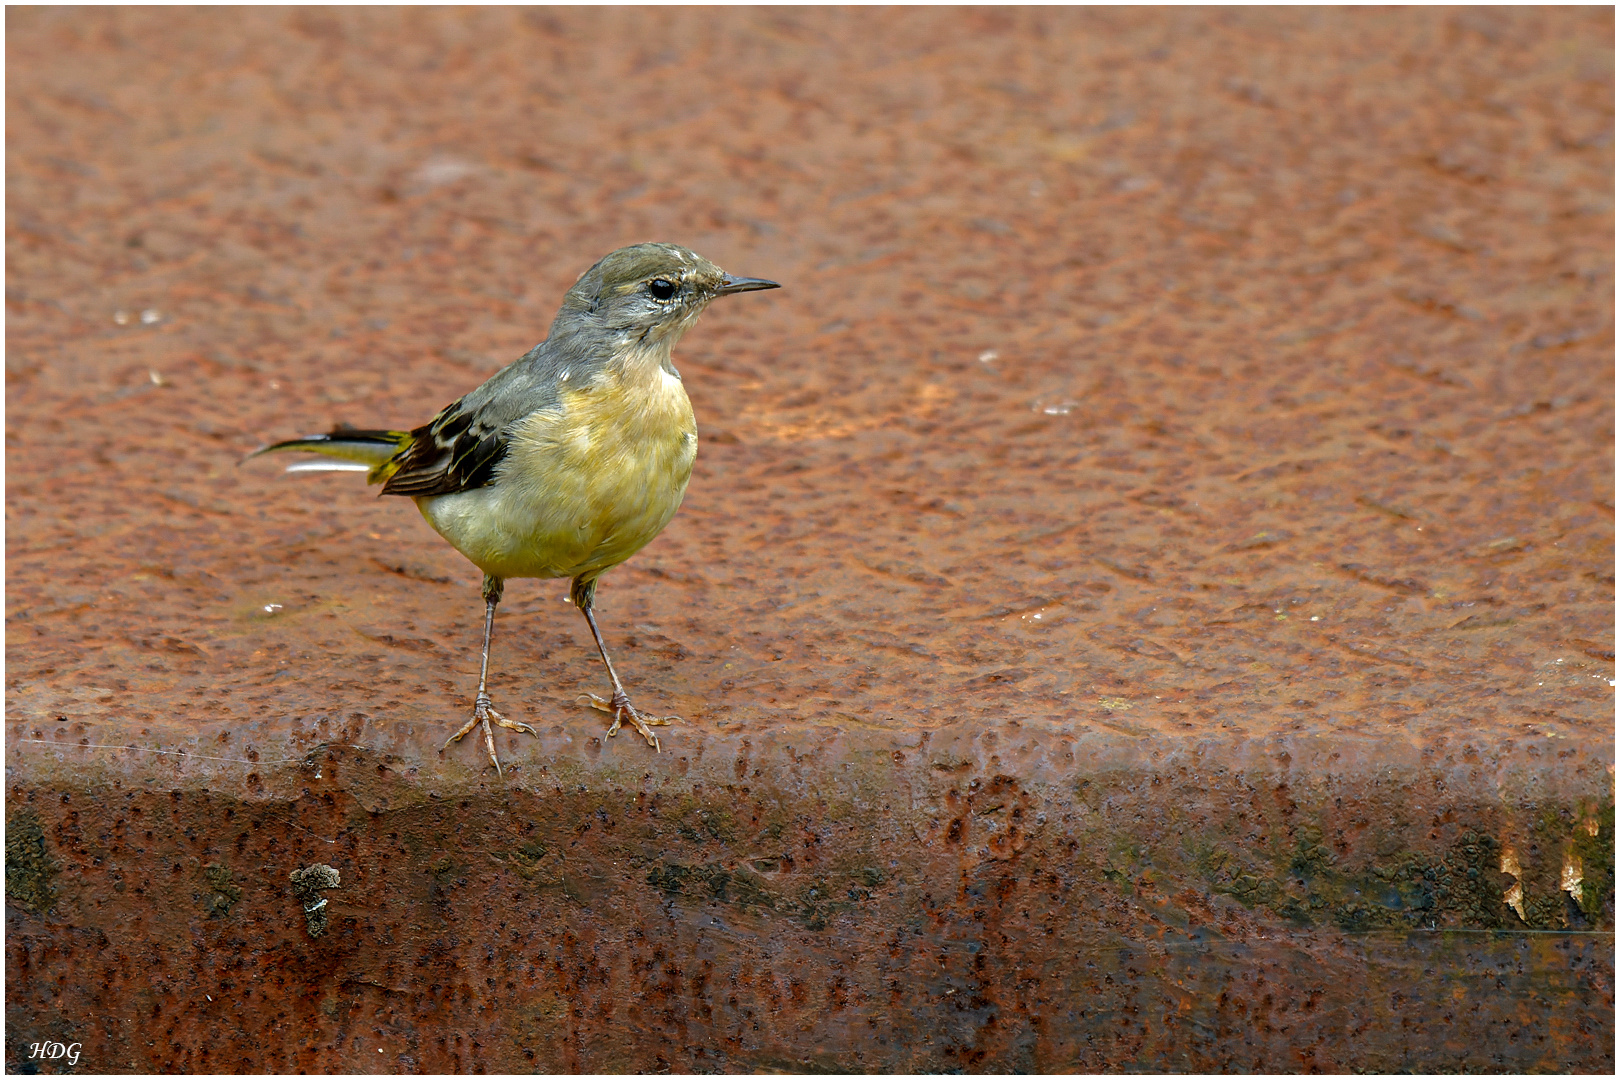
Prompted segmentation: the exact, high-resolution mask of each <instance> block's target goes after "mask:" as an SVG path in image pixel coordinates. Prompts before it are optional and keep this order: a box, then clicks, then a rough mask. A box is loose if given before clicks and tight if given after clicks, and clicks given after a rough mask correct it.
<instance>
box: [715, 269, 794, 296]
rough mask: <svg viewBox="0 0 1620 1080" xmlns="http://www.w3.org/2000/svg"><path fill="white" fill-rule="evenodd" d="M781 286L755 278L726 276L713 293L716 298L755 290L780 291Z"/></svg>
mask: <svg viewBox="0 0 1620 1080" xmlns="http://www.w3.org/2000/svg"><path fill="white" fill-rule="evenodd" d="M781 287H782V286H780V285H778V284H777V283H776V282H774V281H766V280H765V279H764V278H757V277H732V276H731V275H730V274H727V275H726V280H725V281H724V282H723V283H722V284H721V286H720V288H719V289H718V290H716V291H715V295H716V296H725V295H726V294H728V293H739V292H753V291H754V290H756V289H780V288H781Z"/></svg>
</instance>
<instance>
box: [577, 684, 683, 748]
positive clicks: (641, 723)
mask: <svg viewBox="0 0 1620 1080" xmlns="http://www.w3.org/2000/svg"><path fill="white" fill-rule="evenodd" d="M577 700H578V701H580V702H582V703H584V704H588V705H589V706H590V707H591V708H593V709H600V710H601V711H602V712H605V713H612V714H613V726H612V727H610V728H608V732H607V733H608V738H610V739H611V738H613V736H615V735H617V734H618V733H619V725H620V724H621V723H623V722H624V721H626V720H628V721H629V722H630V726H631V727H633V728H635V729H636V730H637V731H639V732H641V737H642V738H643V739H646V740H647V745H648V746H650V747H652V748H653V749H654V750H662V749H663V747H661V746H659V745H658V736H657V735H654V734H653V733H652V729H653V728H655V727H667V726H668V725H670V724H672V723H674V722H675V721H677V720H679V719H680V717H678V716H643V715H642V714H641V713H639V712H637V711H636V707H635V706H634V705H632V704H630V698H629V696H628V695H626V694H625V692H624V691H623V690H615V691H613V696H612V697H611V698H608V699H606V700H604V699H602V698H599V697H597V696H596V695H595V694H581V695H580V696H579V698H578V699H577Z"/></svg>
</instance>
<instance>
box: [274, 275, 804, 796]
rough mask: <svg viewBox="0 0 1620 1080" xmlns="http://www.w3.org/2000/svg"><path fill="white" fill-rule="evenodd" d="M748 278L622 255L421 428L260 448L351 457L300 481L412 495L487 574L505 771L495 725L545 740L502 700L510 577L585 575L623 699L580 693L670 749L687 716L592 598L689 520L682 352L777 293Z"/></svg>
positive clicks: (481, 703)
mask: <svg viewBox="0 0 1620 1080" xmlns="http://www.w3.org/2000/svg"><path fill="white" fill-rule="evenodd" d="M778 287H779V286H778V285H777V283H776V282H774V281H765V280H763V279H762V278H745V277H733V276H732V275H730V274H727V273H726V272H725V271H723V270H721V269H720V268H719V267H718V266H716V265H714V263H712V262H710V261H709V260H707V259H705V258H704V257H703V256H701V255H699V254H697V253H696V252H693V251H688V250H687V249H686V248H683V247H679V246H677V245H675V244H636V245H634V246H632V247H626V248H620V249H619V250H618V251H615V252H613V253H612V254H611V255H608V256H607V257H606V258H604V259H603V260H602V261H601V262H599V263H597V264H596V265H595V266H593V267H591V268H590V269H589V270H587V271H585V273H584V274H582V275H581V276H580V278H579V280H578V281H577V282H575V284H574V287H573V288H571V289H569V290H568V293H567V295H566V296H564V297H563V303H562V310H560V311H558V312H557V318H556V319H555V320H554V321H553V322H552V324H551V332H550V333H549V334H548V335H547V337H546V340H544V341H542V342H541V343H540V344H538V345H536V346H535V347H534V348H532V349H530V350H529V351H528V352H526V353H524V354H523V356H522V357H520V358H519V359H518V360H517V361H516V362H515V363H513V364H511V365H509V366H507V367H505V368H503V369H501V370H500V371H499V372H497V373H496V374H495V375H494V376H493V377H492V378H491V379H490V380H489V381H488V382H486V383H485V384H484V385H483V386H480V387H479V388H478V389H476V390H474V391H473V392H472V393H470V394H468V395H467V396H466V397H464V398H462V399H461V400H460V401H456V402H453V403H452V404H450V405H448V406H446V407H445V409H444V410H443V411H441V412H440V413H439V415H438V416H435V417H434V418H433V419H432V421H430V422H429V423H427V424H426V425H424V426H422V427H419V428H417V429H416V430H415V431H363V430H358V429H349V428H339V429H338V430H336V431H333V432H331V433H330V434H327V435H311V436H308V437H307V438H303V439H289V440H288V441H286V442H279V443H275V444H274V445H272V446H266V447H264V448H263V449H261V450H257V451H254V453H253V454H252V455H249V456H250V457H254V456H257V455H259V454H267V453H270V452H271V451H275V450H305V451H309V452H311V453H316V454H322V455H325V456H326V457H332V458H341V459H342V461H340V462H305V463H299V464H296V465H292V466H289V467H288V470H287V471H288V472H306V471H334V470H353V471H358V472H364V473H365V474H366V481H367V482H368V483H372V484H379V483H380V484H382V494H384V495H408V496H410V497H411V498H413V499H415V500H416V505H417V507H418V508H419V509H420V510H421V511H422V516H423V517H425V518H426V519H427V522H428V524H429V525H431V526H433V528H434V529H436V530H437V531H438V533H439V535H440V536H442V537H444V538H445V539H446V540H448V541H450V544H451V546H452V547H454V548H455V549H456V550H457V551H459V552H461V553H462V554H463V555H465V556H467V558H468V559H471V560H472V563H473V565H474V566H476V567H478V569H480V570H482V571H483V572H484V655H483V662H482V664H481V665H480V667H479V671H478V696H477V697H476V698H474V699H473V714H472V718H471V719H470V720H468V721H467V722H466V723H465V724H463V725H461V728H460V730H458V731H457V732H456V733H455V734H454V735H451V736H450V738H448V739H446V740H445V743H444V745H445V748H446V749H448V748H449V746H450V744H451V743H453V742H455V741H457V740H458V739H460V738H461V737H462V736H463V735H465V734H467V733H468V732H469V731H471V730H472V729H473V728H474V727H477V726H479V725H482V726H483V729H484V745H485V747H486V748H487V749H488V750H489V759H490V760H491V761H492V762H494V763H495V772H496V774H497V775H501V761H500V758H499V757H498V756H496V753H495V734H494V732H493V731H492V730H491V729H490V726H489V725H490V721H491V720H493V721H494V722H495V723H497V724H499V725H501V726H502V727H504V728H509V729H511V730H513V731H526V732H528V733H529V734H531V735H534V734H537V732H536V731H535V730H534V728H532V727H530V726H529V725H528V724H523V723H518V722H516V721H512V720H508V719H507V718H506V717H504V716H502V715H501V714H500V713H498V712H496V711H495V710H494V709H493V708H492V707H491V704H490V697H489V692H488V688H487V686H488V678H489V640H490V634H491V632H492V631H493V630H494V627H495V605H496V604H499V603H500V601H501V593H502V590H503V588H504V586H505V583H506V579H507V578H512V577H531V578H571V579H572V580H573V585H572V587H571V588H570V590H569V598H570V599H571V600H572V601H573V602H574V604H575V605H576V606H577V607H578V608H579V610H580V611H581V612H582V613H584V615H585V621H586V623H588V624H589V625H590V628H591V636H592V637H594V638H595V639H596V648H597V650H598V651H599V652H600V653H601V654H602V663H603V664H605V665H607V672H608V678H609V679H611V680H612V682H613V696H612V697H610V698H608V699H607V700H603V699H602V698H599V697H597V696H596V695H595V694H587V695H584V696H582V697H581V699H580V700H581V701H584V700H585V699H586V698H588V699H589V702H590V704H591V705H592V706H593V707H595V708H598V709H601V710H602V711H603V712H608V713H612V714H613V726H612V727H610V728H608V732H607V733H608V734H609V735H610V736H611V735H615V734H617V733H618V731H619V726H620V723H621V722H628V723H629V724H630V725H631V726H632V727H634V728H635V729H636V730H637V731H639V732H640V733H641V735H642V737H643V738H645V739H646V740H647V743H648V745H650V746H651V747H652V748H653V749H654V750H657V749H659V745H658V736H657V735H655V734H653V731H652V728H653V726H655V725H660V724H668V723H669V722H670V721H671V720H678V719H680V718H679V717H652V716H647V715H644V714H642V713H641V712H638V711H637V710H636V708H635V707H634V706H633V705H631V704H630V697H629V695H627V694H626V693H625V692H624V684H623V683H621V682H620V681H619V676H618V674H617V673H616V672H615V671H614V670H613V661H611V660H609V659H608V653H607V646H606V645H605V644H603V642H602V633H601V631H599V630H598V629H597V628H596V616H595V615H593V614H592V613H591V601H592V599H593V598H594V596H595V594H596V582H597V580H598V579H599V578H601V576H602V575H603V574H604V573H606V572H607V571H608V570H611V569H612V568H613V567H615V566H617V565H619V564H620V563H622V562H624V560H626V559H628V558H629V557H630V556H632V555H634V554H635V553H636V552H638V551H640V550H641V549H642V548H643V547H645V546H646V545H647V543H648V542H649V541H651V540H652V538H653V537H655V536H657V535H658V534H659V533H660V532H661V531H662V530H663V528H664V526H665V525H667V524H669V519H670V518H672V517H674V516H675V511H676V509H678V508H679V507H680V505H681V497H682V496H683V495H685V494H686V482H687V481H688V480H689V479H690V478H691V476H692V463H693V461H694V460H695V459H696V458H697V443H698V437H697V419H696V418H695V417H694V416H693V415H692V403H691V401H689V400H688V399H687V397H686V389H685V387H683V386H682V385H681V376H680V372H678V371H676V370H675V365H674V363H673V362H672V361H671V359H670V351H671V350H672V349H674V347H675V343H676V342H677V341H679V340H680V339H681V335H682V334H684V333H686V331H687V330H689V329H691V327H692V324H693V323H695V322H697V319H698V316H699V315H701V314H703V309H704V308H706V307H708V306H709V303H710V301H712V300H714V298H715V297H717V296H726V295H728V294H730V293H740V292H752V291H754V290H756V289H775V288H778Z"/></svg>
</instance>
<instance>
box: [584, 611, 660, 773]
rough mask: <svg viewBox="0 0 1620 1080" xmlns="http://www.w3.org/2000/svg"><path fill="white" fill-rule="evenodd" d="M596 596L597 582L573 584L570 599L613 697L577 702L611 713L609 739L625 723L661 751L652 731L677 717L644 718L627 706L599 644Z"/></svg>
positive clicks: (626, 696) (592, 696) (592, 697)
mask: <svg viewBox="0 0 1620 1080" xmlns="http://www.w3.org/2000/svg"><path fill="white" fill-rule="evenodd" d="M595 597H596V582H594V581H589V582H584V583H581V582H580V581H575V582H574V587H573V589H572V598H573V601H574V603H575V604H576V605H578V607H579V610H580V611H581V612H582V613H583V614H584V616H585V621H586V622H587V623H589V624H590V627H591V636H592V637H594V638H595V639H596V651H597V652H599V653H601V654H602V663H603V664H606V665H607V671H608V678H609V679H612V680H613V696H612V697H611V698H609V699H608V700H606V701H604V700H602V699H601V698H599V697H597V696H596V695H595V694H581V695H580V697H579V700H580V701H582V702H588V703H589V704H590V706H591V708H593V709H600V710H602V711H603V712H605V713H612V714H613V726H612V727H610V728H608V732H607V733H608V738H610V739H611V738H612V737H613V736H615V735H617V734H618V733H619V725H620V723H621V722H623V721H625V720H628V721H630V726H631V727H633V728H635V729H636V730H637V731H639V732H640V733H641V737H642V738H643V739H646V740H647V745H648V746H651V747H652V748H653V749H654V750H661V749H663V748H662V747H661V746H659V745H658V736H657V735H654V734H653V732H652V729H653V728H655V727H663V726H666V725H668V724H670V723H672V722H674V721H676V720H679V719H680V717H678V716H643V715H642V714H641V713H640V712H638V711H637V710H636V707H635V706H634V705H632V704H630V695H629V694H626V693H625V692H624V684H623V683H621V682H620V681H619V673H618V672H616V671H614V670H613V661H612V660H609V659H608V653H607V646H606V645H604V644H603V643H602V631H600V630H598V629H597V628H596V616H595V615H594V614H592V612H591V602H592V601H593V600H594V599H595Z"/></svg>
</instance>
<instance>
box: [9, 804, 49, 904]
mask: <svg viewBox="0 0 1620 1080" xmlns="http://www.w3.org/2000/svg"><path fill="white" fill-rule="evenodd" d="M56 869H57V868H56V860H55V859H53V858H51V854H50V852H49V851H47V850H46V848H45V830H44V829H43V828H41V827H40V824H39V815H37V814H35V813H34V811H32V810H19V811H17V812H16V813H15V814H13V815H12V816H11V818H10V820H8V821H7V822H6V895H7V896H9V897H10V898H11V899H12V900H14V901H16V902H17V904H18V905H19V906H21V907H22V908H23V909H25V910H27V911H32V912H34V913H36V914H38V913H40V912H43V911H48V910H49V909H50V907H51V905H52V904H54V903H56V889H55V888H54V887H53V886H52V885H51V878H53V877H55V876H56Z"/></svg>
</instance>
